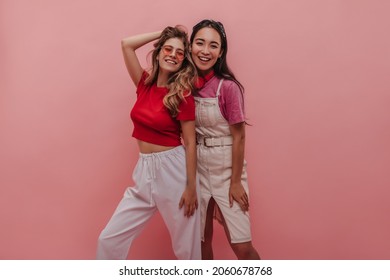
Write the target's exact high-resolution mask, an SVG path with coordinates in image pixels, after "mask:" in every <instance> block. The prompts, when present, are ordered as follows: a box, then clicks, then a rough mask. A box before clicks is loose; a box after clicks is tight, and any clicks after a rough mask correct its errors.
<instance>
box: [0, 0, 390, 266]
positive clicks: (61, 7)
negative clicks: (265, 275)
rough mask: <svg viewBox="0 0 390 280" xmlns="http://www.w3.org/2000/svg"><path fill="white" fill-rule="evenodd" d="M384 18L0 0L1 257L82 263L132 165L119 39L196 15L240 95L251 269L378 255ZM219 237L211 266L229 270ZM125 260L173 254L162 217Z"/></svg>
mask: <svg viewBox="0 0 390 280" xmlns="http://www.w3.org/2000/svg"><path fill="white" fill-rule="evenodd" d="M244 3H245V4H244ZM389 11H390V3H389V1H387V0H383V1H379V0H371V1H363V0H361V1H359V0H327V1H320V0H295V1H290V0H284V1H282V0H259V1H255V0H253V1H226V0H223V1H222V0H221V1H209V0H201V1H181V0H180V1H179V0H175V1H161V2H160V1H151V0H145V1H125V0H116V1H103V0H96V1H90V0H88V1H87V0H78V1H64V0H57V1H52V0H35V1H27V0H25V1H22V0H2V1H1V2H0V38H1V41H0V77H1V78H0V79H1V83H0V91H1V95H0V133H1V135H0V224H1V230H0V259H93V258H94V256H95V248H96V240H97V237H98V235H99V233H100V231H101V230H102V228H103V227H104V226H105V224H106V222H107V221H108V219H109V218H110V216H111V214H112V213H113V211H114V209H115V207H116V205H117V203H118V202H119V200H120V199H121V197H122V194H123V192H124V189H125V188H126V186H128V185H131V184H132V181H131V172H132V169H133V167H134V164H135V161H136V159H137V153H138V152H137V147H136V143H135V141H134V140H133V139H132V138H131V131H132V124H131V121H130V120H129V110H130V108H131V106H132V104H133V102H134V98H135V95H134V86H133V85H132V83H131V81H130V79H129V77H128V74H127V72H126V70H125V66H124V63H123V61H122V54H121V49H120V39H121V38H123V37H125V36H128V35H132V34H136V33H141V32H147V31H155V30H159V29H161V28H163V27H164V26H166V25H175V24H178V23H181V24H183V25H185V26H187V27H188V28H189V30H191V27H192V25H194V24H195V23H197V22H198V21H199V20H201V19H203V18H214V19H217V20H220V21H222V22H223V23H224V25H225V27H226V31H227V34H228V40H229V43H230V50H229V61H230V66H231V67H232V69H233V70H234V72H235V73H236V75H237V76H238V78H239V79H240V81H241V82H242V83H243V84H244V85H245V87H246V105H247V107H246V108H247V116H248V118H249V120H248V121H249V123H251V124H252V126H250V127H248V128H247V150H246V154H247V156H246V158H247V161H248V163H249V168H248V169H249V170H248V171H249V176H250V177H249V180H250V187H251V217H252V223H253V243H254V245H255V246H256V247H257V249H258V250H259V252H260V254H261V256H262V258H264V259H390V238H389V236H390V218H389V213H390V203H389V196H390V188H389V187H390V172H389V169H390V168H389V167H390V146H389V143H390V110H389V107H390V106H389V105H390V80H389V73H390V72H389V71H390V51H389V50H390V39H389V36H388V27H389V26H390V19H389V17H388V14H389ZM149 50H150V46H148V47H146V48H143V49H142V50H141V51H140V52H139V54H140V55H141V57H144V55H145V54H146V52H147V51H149ZM143 65H144V66H146V65H147V64H146V62H145V60H143ZM217 228H218V230H217V231H216V233H215V235H216V236H215V256H216V258H219V259H234V255H233V253H232V252H231V250H230V248H229V247H228V245H227V241H226V238H225V237H224V234H223V231H222V229H221V228H220V227H217ZM130 258H132V259H172V258H174V255H173V253H172V250H171V247H170V241H169V236H168V233H167V230H166V229H165V227H164V225H163V223H162V221H161V218H160V216H158V215H157V216H156V217H154V218H153V220H152V222H151V223H150V224H149V225H148V227H147V228H146V230H145V231H144V232H143V234H142V235H141V236H140V237H139V239H137V240H136V242H135V244H134V246H133V248H132V250H131V252H130Z"/></svg>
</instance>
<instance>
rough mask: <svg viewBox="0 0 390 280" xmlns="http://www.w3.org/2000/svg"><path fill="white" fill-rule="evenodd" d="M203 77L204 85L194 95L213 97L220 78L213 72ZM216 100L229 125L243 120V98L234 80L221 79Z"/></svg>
mask: <svg viewBox="0 0 390 280" xmlns="http://www.w3.org/2000/svg"><path fill="white" fill-rule="evenodd" d="M210 76H211V77H210ZM204 79H205V80H204V81H203V82H204V85H202V87H201V88H200V89H199V90H198V92H197V93H196V95H195V96H199V97H203V98H209V97H215V96H216V94H217V89H218V85H219V81H220V79H219V78H218V77H216V76H214V75H213V74H211V75H208V77H207V76H206V77H204ZM218 101H219V107H220V108H221V113H222V116H223V117H224V118H225V119H226V120H227V122H228V123H229V124H230V125H233V124H236V123H240V122H244V121H245V112H244V98H243V95H242V92H241V90H240V88H239V86H238V85H237V84H236V83H235V82H233V81H230V80H226V79H224V80H223V82H222V86H221V89H220V94H219V98H218Z"/></svg>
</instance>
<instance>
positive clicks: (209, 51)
mask: <svg viewBox="0 0 390 280" xmlns="http://www.w3.org/2000/svg"><path fill="white" fill-rule="evenodd" d="M222 52H223V50H222V46H221V37H220V35H219V33H218V32H217V31H216V30H215V29H214V28H211V27H204V28H202V29H200V30H199V31H198V32H197V33H196V34H195V37H194V40H193V42H192V45H191V57H192V60H193V61H194V63H195V65H196V67H197V68H198V71H199V73H200V74H201V75H206V74H207V73H209V72H210V71H211V70H212V69H213V66H214V65H215V63H216V62H217V60H218V58H219V57H220V56H221V55H222Z"/></svg>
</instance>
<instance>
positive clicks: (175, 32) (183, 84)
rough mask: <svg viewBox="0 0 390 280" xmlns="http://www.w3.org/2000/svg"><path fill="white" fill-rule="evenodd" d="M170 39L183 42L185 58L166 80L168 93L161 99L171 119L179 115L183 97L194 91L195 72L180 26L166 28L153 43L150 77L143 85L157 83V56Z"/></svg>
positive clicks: (185, 33) (186, 36)
mask: <svg viewBox="0 0 390 280" xmlns="http://www.w3.org/2000/svg"><path fill="white" fill-rule="evenodd" d="M171 38H178V39H180V40H181V41H182V42H183V45H184V53H185V57H184V60H183V62H182V65H181V67H180V69H179V70H178V71H177V72H175V73H172V74H171V75H170V77H169V79H168V86H167V87H168V93H167V94H166V95H165V97H164V99H163V103H164V106H165V107H166V108H167V109H168V111H169V113H170V114H171V116H172V117H176V116H177V114H178V113H179V105H180V103H181V102H185V99H184V98H185V97H186V96H188V95H190V94H191V93H192V91H193V89H194V82H195V81H196V79H197V71H196V68H195V65H194V63H193V62H192V59H191V55H190V53H189V42H188V35H187V32H186V31H185V29H184V27H182V26H175V27H171V26H168V27H166V28H165V29H164V30H163V31H162V33H161V37H160V38H159V40H158V41H157V42H156V43H154V45H153V46H154V50H153V51H152V52H151V56H152V59H151V62H152V67H151V70H150V75H149V76H148V77H147V78H146V80H145V85H152V84H154V83H156V82H157V78H158V72H159V64H158V60H157V56H158V54H159V53H160V51H161V48H162V47H163V46H164V44H165V42H166V41H167V40H168V39H171Z"/></svg>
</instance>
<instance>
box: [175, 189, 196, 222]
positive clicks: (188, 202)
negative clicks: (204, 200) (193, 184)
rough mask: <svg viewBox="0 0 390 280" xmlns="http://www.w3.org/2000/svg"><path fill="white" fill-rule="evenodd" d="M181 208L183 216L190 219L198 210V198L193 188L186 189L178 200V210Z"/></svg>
mask: <svg viewBox="0 0 390 280" xmlns="http://www.w3.org/2000/svg"><path fill="white" fill-rule="evenodd" d="M183 206H184V216H187V217H191V216H192V215H194V213H195V210H196V209H198V197H197V195H196V189H195V188H190V187H186V189H185V190H184V192H183V194H182V196H181V198H180V202H179V209H181V208H182V207H183Z"/></svg>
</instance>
